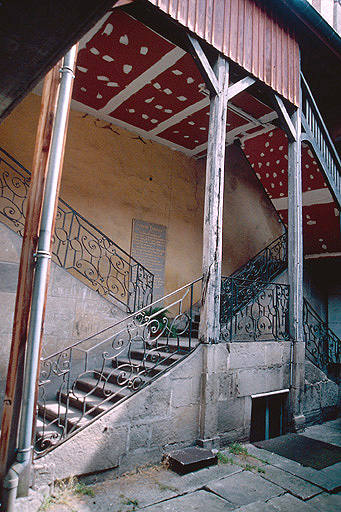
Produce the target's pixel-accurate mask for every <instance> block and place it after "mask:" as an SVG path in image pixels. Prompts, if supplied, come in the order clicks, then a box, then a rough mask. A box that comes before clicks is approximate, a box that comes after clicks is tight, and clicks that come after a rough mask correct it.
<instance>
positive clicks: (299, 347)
mask: <svg viewBox="0 0 341 512" xmlns="http://www.w3.org/2000/svg"><path fill="white" fill-rule="evenodd" d="M291 121H292V124H293V127H294V130H295V133H296V140H293V141H290V140H289V142H288V198H289V202H288V275H289V285H290V296H289V298H290V300H289V305H290V306H289V322H290V325H289V330H290V335H291V338H292V340H293V350H292V365H293V366H292V383H291V393H290V416H291V421H292V425H291V428H292V429H293V430H299V429H300V428H302V427H303V425H304V421H305V418H304V416H303V412H302V398H303V392H304V364H305V346H304V341H303V224H302V169H301V110H300V108H298V109H297V110H296V111H295V112H294V114H293V115H292V117H291Z"/></svg>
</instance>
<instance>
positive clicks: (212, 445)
mask: <svg viewBox="0 0 341 512" xmlns="http://www.w3.org/2000/svg"><path fill="white" fill-rule="evenodd" d="M197 445H198V446H200V448H205V449H206V450H218V449H219V447H220V439H219V437H212V438H211V439H197Z"/></svg>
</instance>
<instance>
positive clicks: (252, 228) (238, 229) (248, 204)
mask: <svg viewBox="0 0 341 512" xmlns="http://www.w3.org/2000/svg"><path fill="white" fill-rule="evenodd" d="M225 162H226V172H225V187H224V213H223V264H222V274H223V275H230V274H231V273H232V272H234V271H235V270H237V269H238V268H239V267H241V266H242V265H244V263H245V262H246V261H248V260H249V259H250V257H252V256H254V255H256V254H257V253H258V252H259V251H261V250H262V249H263V248H264V247H265V246H267V245H268V244H270V243H271V242H272V241H273V240H274V239H275V238H277V237H279V236H280V235H281V234H282V233H283V229H282V227H281V224H280V223H279V217H278V215H277V213H276V211H275V210H274V207H273V206H272V203H271V201H270V199H269V198H268V196H267V194H266V193H265V192H264V189H263V187H262V185H261V184H260V182H259V181H258V179H257V177H256V176H255V174H254V172H253V170H252V169H251V167H250V164H249V163H248V161H247V159H246V157H245V155H244V153H243V151H242V149H241V148H240V147H239V145H238V144H233V145H232V146H229V147H228V148H227V150H226V156H225Z"/></svg>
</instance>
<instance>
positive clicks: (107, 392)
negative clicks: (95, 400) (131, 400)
mask: <svg viewBox="0 0 341 512" xmlns="http://www.w3.org/2000/svg"><path fill="white" fill-rule="evenodd" d="M75 390H77V391H76V393H78V391H79V390H80V391H84V392H85V393H86V394H88V396H89V399H90V396H91V397H95V396H96V397H100V398H101V399H102V400H103V399H107V401H108V402H109V401H110V402H111V405H112V403H116V402H118V401H119V400H121V399H122V398H125V397H127V396H129V395H130V393H131V391H130V389H128V388H123V387H122V386H118V385H117V384H113V383H112V382H105V381H104V380H98V378H95V377H92V378H91V377H86V378H84V379H79V380H77V383H76V386H75ZM89 393H91V395H89Z"/></svg>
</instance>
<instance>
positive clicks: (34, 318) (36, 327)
mask: <svg viewBox="0 0 341 512" xmlns="http://www.w3.org/2000/svg"><path fill="white" fill-rule="evenodd" d="M76 52H77V45H75V46H73V47H72V48H71V50H70V51H69V52H68V53H67V54H66V56H65V57H64V62H63V67H62V69H61V74H62V76H61V81H60V90H59V95H58V102H57V111H56V118H55V125H54V128H53V135H52V142H51V151H50V157H49V163H48V172H47V178H46V187H45V195H44V203H43V210H42V217H41V226H40V231H39V241H38V250H37V253H36V255H35V256H36V258H37V264H36V270H35V276H34V285H33V293H32V306H31V315H30V323H29V331H28V338H27V350H26V357H25V368H24V384H23V400H22V409H21V416H20V425H19V438H18V449H17V455H16V461H15V462H14V463H13V464H12V466H11V467H10V469H9V471H8V473H7V475H6V477H5V479H4V482H3V510H4V511H5V512H12V511H14V504H15V499H16V494H17V488H18V483H19V476H20V475H21V473H22V472H23V471H24V469H25V468H26V467H27V466H28V464H29V462H30V456H31V452H32V426H33V417H34V402H35V386H36V378H37V370H38V363H39V361H38V358H39V346H40V334H41V329H42V323H43V313H44V303H45V288H46V282H47V273H48V268H49V259H50V258H51V253H50V243H51V234H52V226H53V220H54V209H55V203H56V200H57V197H56V195H57V187H58V180H59V168H60V165H61V161H62V155H63V141H64V133H65V129H66V124H67V119H68V111H69V97H70V88H71V86H72V80H73V78H74V71H73V67H74V63H75V57H76Z"/></svg>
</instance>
